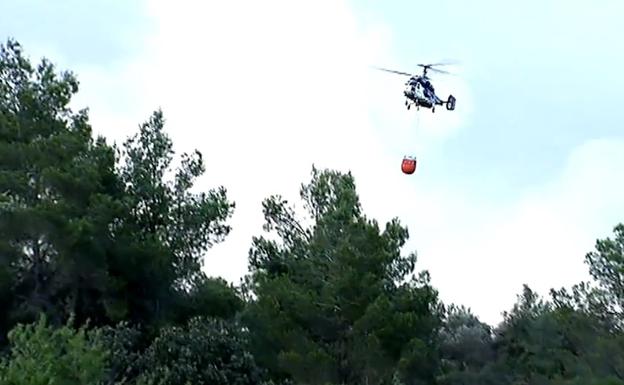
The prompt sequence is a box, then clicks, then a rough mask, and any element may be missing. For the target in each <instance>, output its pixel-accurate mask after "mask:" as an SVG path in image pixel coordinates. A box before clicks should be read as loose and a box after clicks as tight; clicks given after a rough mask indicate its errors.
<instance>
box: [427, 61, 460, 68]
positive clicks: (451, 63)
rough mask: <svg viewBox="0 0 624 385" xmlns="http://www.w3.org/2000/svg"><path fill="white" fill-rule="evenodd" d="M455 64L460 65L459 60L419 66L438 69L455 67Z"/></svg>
mask: <svg viewBox="0 0 624 385" xmlns="http://www.w3.org/2000/svg"><path fill="white" fill-rule="evenodd" d="M453 64H458V61H457V60H446V61H443V62H439V63H430V64H418V65H419V66H421V67H437V66H448V65H453Z"/></svg>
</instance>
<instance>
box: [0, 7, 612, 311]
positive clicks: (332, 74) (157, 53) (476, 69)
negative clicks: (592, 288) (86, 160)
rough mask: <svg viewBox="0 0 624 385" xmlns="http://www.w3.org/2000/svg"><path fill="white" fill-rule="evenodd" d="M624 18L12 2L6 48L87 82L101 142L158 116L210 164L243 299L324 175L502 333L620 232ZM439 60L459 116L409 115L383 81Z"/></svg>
mask: <svg viewBox="0 0 624 385" xmlns="http://www.w3.org/2000/svg"><path fill="white" fill-rule="evenodd" d="M623 16H624V3H622V2H621V1H618V0H611V1H607V0H594V1H592V2H589V1H585V2H582V1H572V0H567V1H563V0H558V1H555V0H552V1H543V0H539V1H538V0H534V1H523V2H520V3H511V2H500V1H494V0H490V1H487V0H479V1H471V2H466V1H461V0H457V1H429V2H424V1H419V2H413V1H394V2H390V1H388V2H374V1H357V2H356V1H352V2H344V1H338V0H315V1H309V2H303V1H292V0H290V1H286V0H283V1H275V0H269V1H263V2H258V1H252V0H249V1H236V0H232V1H227V2H225V1H224V2H216V1H207V2H198V1H196V2H192V1H178V2H164V1H150V2H128V1H121V0H117V1H106V2H104V1H100V2H84V1H77V0H71V1H69V0H63V1H56V2H54V3H52V2H46V1H43V0H37V1H35V0H25V1H20V2H17V1H14V2H1V3H0V37H2V39H3V40H6V38H7V37H9V36H10V37H14V38H16V39H18V41H20V42H21V43H22V44H23V45H24V48H25V50H26V52H27V53H28V54H29V55H30V56H31V57H32V58H33V59H35V60H38V59H39V58H40V57H41V56H46V57H48V58H50V59H52V61H54V62H55V63H57V64H58V65H59V66H60V67H61V68H63V69H71V70H72V71H74V72H76V74H77V75H78V77H79V80H80V81H81V90H80V94H79V96H78V97H77V98H76V100H75V103H74V104H75V105H76V107H86V106H88V107H89V108H90V111H91V117H92V122H93V124H94V128H95V130H96V132H97V133H100V134H103V135H105V136H106V137H107V138H109V139H111V140H116V141H118V142H119V141H121V140H123V139H125V138H126V137H127V136H128V135H130V134H134V133H135V132H136V131H137V127H138V125H139V124H140V123H141V122H143V121H145V120H146V119H147V118H148V117H149V115H150V114H151V112H152V111H154V110H155V109H156V108H159V107H162V109H163V111H164V114H165V117H166V119H167V129H168V132H169V133H170V134H171V136H172V137H173V139H174V143H175V145H176V149H177V150H179V151H191V150H193V149H195V148H197V149H199V150H200V151H201V152H202V153H203V154H204V155H205V160H206V162H207V173H206V176H205V178H203V179H202V181H201V186H200V187H202V188H204V189H206V188H209V187H214V186H217V185H224V186H226V187H227V188H228V191H229V195H230V197H231V199H233V200H234V201H236V204H237V209H236V213H235V216H234V218H233V220H232V225H233V226H234V231H233V233H232V234H231V236H230V237H229V239H228V240H227V241H226V242H225V243H224V244H222V245H219V246H217V247H215V248H214V249H213V250H211V251H210V253H209V254H208V256H207V270H208V271H209V272H210V273H211V274H215V275H221V276H223V277H225V278H227V279H228V280H231V281H233V282H238V279H239V278H240V276H241V275H242V274H244V273H245V271H246V265H247V251H248V249H249V246H250V240H251V236H252V235H258V234H259V233H260V232H261V224H262V214H261V206H260V203H261V200H262V199H263V198H265V197H267V196H268V195H269V194H273V193H280V194H282V195H284V196H286V197H288V198H290V199H293V200H295V199H296V198H297V193H298V189H299V185H300V184H301V183H302V182H305V181H307V180H308V178H309V173H310V170H311V166H312V163H315V164H316V165H317V166H319V167H330V168H334V169H339V170H342V171H348V170H351V171H352V172H353V173H354V175H355V177H356V182H357V186H358V190H359V192H360V195H361V198H362V202H363V205H364V209H365V212H366V214H367V215H370V216H372V217H375V218H377V219H379V220H380V221H387V220H389V219H391V218H392V217H395V216H398V217H400V219H401V221H402V222H403V223H404V224H405V225H407V226H408V228H409V230H410V234H411V240H410V243H409V244H408V246H407V247H406V250H405V252H406V253H407V252H409V251H411V250H416V251H417V252H418V254H419V264H418V269H428V270H429V271H430V272H431V274H432V279H433V283H434V285H435V286H436V287H437V288H438V289H439V290H440V292H441V296H442V298H443V299H444V300H445V301H448V302H456V303H462V304H465V305H467V306H469V307H471V308H472V309H473V310H474V311H475V312H476V313H477V314H478V315H479V316H480V317H481V318H482V319H483V320H484V321H486V322H489V323H495V322H498V321H499V320H500V312H501V311H503V310H507V309H509V308H510V307H511V306H512V304H513V302H514V301H515V298H516V295H517V294H518V293H520V291H521V288H522V284H523V283H527V284H529V285H530V286H531V287H533V288H534V289H537V290H538V291H540V292H541V293H546V292H547V290H548V289H549V288H551V287H560V286H569V285H571V284H573V283H576V282H578V281H579V280H582V279H586V277H587V273H586V271H587V268H586V266H585V265H584V263H583V257H584V255H585V253H586V252H588V251H590V250H592V249H593V246H594V242H595V240H596V238H602V237H605V236H610V235H611V231H612V228H613V226H614V225H615V224H616V223H618V222H619V221H624V200H623V199H622V189H623V188H624V178H622V168H623V166H624V127H623V123H624V120H623V114H624V110H623V109H622V108H621V96H620V93H621V90H622V88H623V87H624V75H622V72H621V68H623V67H624V51H623V50H622V49H620V48H618V47H619V45H618V44H619V41H618V39H619V38H620V37H621V36H622V33H623V32H624V26H623V25H622V24H621V20H622V17H623ZM446 59H452V60H455V61H457V62H459V63H460V64H461V65H458V66H453V67H449V68H448V70H450V71H453V72H454V74H455V75H454V76H441V75H435V76H432V77H433V81H434V85H435V87H436V91H437V92H438V93H439V94H440V96H441V97H442V98H446V97H447V96H448V94H449V93H452V94H453V95H455V96H456V97H457V107H456V108H457V109H456V110H455V111H453V112H448V111H445V110H444V109H438V110H437V111H436V113H435V114H432V113H431V112H430V111H428V110H421V111H419V112H416V111H414V110H410V111H407V110H406V109H405V106H404V104H403V102H404V100H403V97H402V88H403V82H404V81H405V80H406V79H405V78H403V77H401V76H398V75H394V74H388V73H383V72H378V71H373V70H371V68H370V66H371V65H379V66H385V67H391V68H395V69H397V70H400V71H407V72H410V71H418V67H417V66H416V64H417V63H422V62H435V61H439V60H446ZM432 75H433V74H432ZM406 154H409V155H416V156H417V157H418V162H419V163H418V170H417V172H416V173H415V174H413V175H411V176H406V175H403V174H401V173H400V162H401V158H402V156H403V155H406Z"/></svg>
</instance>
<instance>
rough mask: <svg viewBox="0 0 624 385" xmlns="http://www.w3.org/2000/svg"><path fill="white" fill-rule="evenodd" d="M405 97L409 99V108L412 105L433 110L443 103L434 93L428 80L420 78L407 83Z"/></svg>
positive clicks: (407, 103) (411, 79) (404, 91)
mask: <svg viewBox="0 0 624 385" xmlns="http://www.w3.org/2000/svg"><path fill="white" fill-rule="evenodd" d="M403 95H405V97H406V98H407V100H406V102H405V104H406V105H407V107H408V108H409V107H410V105H411V104H414V105H415V106H416V107H425V108H432V107H434V106H435V105H436V104H437V105H442V104H443V102H442V100H441V99H440V98H438V96H437V95H436V94H435V92H434V91H433V87H431V85H430V83H429V82H428V80H427V79H423V78H422V77H420V76H414V77H411V78H410V79H409V80H408V81H407V82H406V83H405V89H404V90H403Z"/></svg>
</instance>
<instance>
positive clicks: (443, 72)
mask: <svg viewBox="0 0 624 385" xmlns="http://www.w3.org/2000/svg"><path fill="white" fill-rule="evenodd" d="M429 71H433V72H439V73H441V74H449V75H450V74H451V73H450V72H448V71H444V70H439V69H437V68H429Z"/></svg>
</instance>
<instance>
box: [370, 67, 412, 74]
mask: <svg viewBox="0 0 624 385" xmlns="http://www.w3.org/2000/svg"><path fill="white" fill-rule="evenodd" d="M373 68H375V69H378V70H381V71H386V72H392V73H394V74H399V75H405V76H412V74H408V73H407V72H401V71H395V70H389V69H387V68H381V67H375V66H373Z"/></svg>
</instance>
